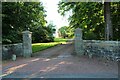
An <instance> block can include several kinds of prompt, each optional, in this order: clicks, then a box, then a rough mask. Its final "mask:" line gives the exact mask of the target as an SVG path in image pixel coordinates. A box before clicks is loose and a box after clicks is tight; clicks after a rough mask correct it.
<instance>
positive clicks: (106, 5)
mask: <svg viewBox="0 0 120 80" xmlns="http://www.w3.org/2000/svg"><path fill="white" fill-rule="evenodd" d="M110 15H111V14H110V2H105V3H104V18H105V24H106V26H105V40H112V38H113V31H112V23H111V16H110Z"/></svg>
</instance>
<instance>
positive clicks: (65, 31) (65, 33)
mask: <svg viewBox="0 0 120 80" xmlns="http://www.w3.org/2000/svg"><path fill="white" fill-rule="evenodd" d="M58 35H59V37H62V38H73V36H74V29H73V28H70V27H68V26H63V27H61V28H60V29H59V30H58Z"/></svg>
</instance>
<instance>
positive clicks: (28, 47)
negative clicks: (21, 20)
mask: <svg viewBox="0 0 120 80" xmlns="http://www.w3.org/2000/svg"><path fill="white" fill-rule="evenodd" d="M22 33H23V57H31V54H32V38H31V35H32V32H30V31H23V32H22Z"/></svg>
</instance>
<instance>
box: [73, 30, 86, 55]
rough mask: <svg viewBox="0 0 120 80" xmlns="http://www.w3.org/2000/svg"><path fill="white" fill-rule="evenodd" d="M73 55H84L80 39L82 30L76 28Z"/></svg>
mask: <svg viewBox="0 0 120 80" xmlns="http://www.w3.org/2000/svg"><path fill="white" fill-rule="evenodd" d="M74 47H75V54H76V55H78V56H81V55H83V54H84V49H83V39H82V29H80V28H77V29H76V30H75V45H74Z"/></svg>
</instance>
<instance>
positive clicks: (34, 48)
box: [32, 38, 67, 53]
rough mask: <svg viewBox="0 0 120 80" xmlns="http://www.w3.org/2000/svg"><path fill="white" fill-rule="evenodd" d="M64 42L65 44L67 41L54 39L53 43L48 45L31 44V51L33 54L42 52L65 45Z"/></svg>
mask: <svg viewBox="0 0 120 80" xmlns="http://www.w3.org/2000/svg"><path fill="white" fill-rule="evenodd" d="M66 42H67V39H63V38H55V39H54V42H50V43H34V44H32V51H33V53H35V52H38V51H42V50H45V49H47V48H50V47H53V46H56V45H58V44H61V43H62V44H65V43H66Z"/></svg>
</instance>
